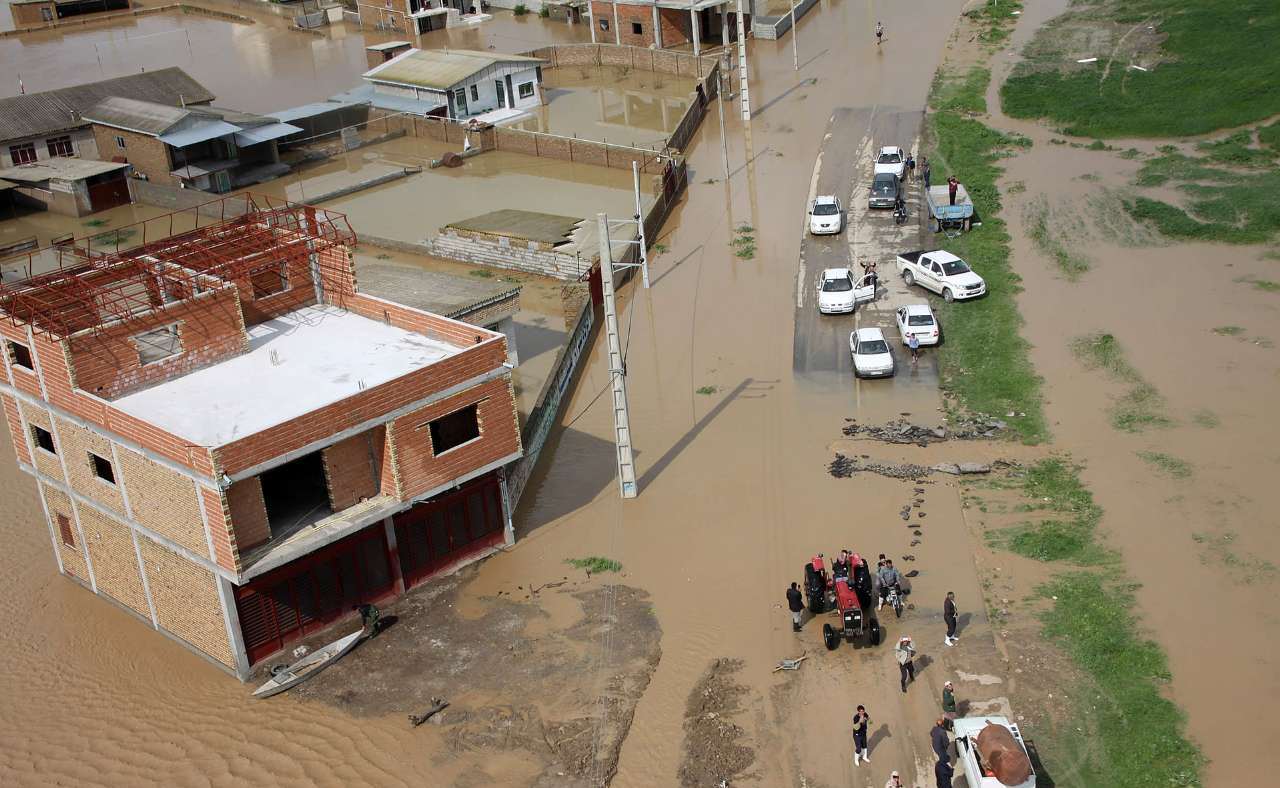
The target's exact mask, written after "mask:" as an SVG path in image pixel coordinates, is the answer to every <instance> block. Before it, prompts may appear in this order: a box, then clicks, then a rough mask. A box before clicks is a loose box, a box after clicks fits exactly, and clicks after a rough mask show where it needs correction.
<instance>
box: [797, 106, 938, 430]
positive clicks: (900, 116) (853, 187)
mask: <svg viewBox="0 0 1280 788" xmlns="http://www.w3.org/2000/svg"><path fill="white" fill-rule="evenodd" d="M920 120H921V116H920V113H919V112H904V111H901V110H899V109H897V108H885V107H872V108H870V109H865V108H864V109H848V108H842V109H838V110H836V112H835V113H834V114H833V115H832V116H831V120H830V122H829V123H828V126H827V132H826V135H825V137H824V139H823V144H822V149H821V151H820V152H819V154H818V158H817V161H816V162H815V164H814V171H813V180H812V183H811V185H810V199H812V197H813V196H814V195H816V194H836V195H839V197H840V199H841V200H842V201H844V203H845V210H846V217H847V218H846V223H845V224H846V226H845V231H844V232H843V233H841V234H840V235H836V236H813V235H809V233H808V226H807V223H806V225H805V226H804V227H801V228H799V229H800V231H801V232H802V233H803V234H804V238H803V241H802V242H801V246H800V260H799V265H798V268H797V271H796V309H795V335H794V337H795V338H794V347H793V360H792V368H793V369H794V371H795V372H796V373H797V375H798V376H799V377H801V378H803V379H806V380H808V381H811V382H812V383H814V384H816V385H824V386H829V385H849V386H851V388H852V392H853V397H854V400H855V405H856V406H857V408H858V409H859V411H861V410H862V409H863V408H864V407H869V408H870V410H869V411H868V412H866V413H863V416H865V417H871V416H875V417H878V418H879V417H885V418H887V417H890V416H893V415H896V414H897V413H899V412H904V411H913V410H915V411H925V412H928V411H932V410H933V409H934V408H936V407H937V386H938V371H937V365H936V360H935V357H934V356H933V354H932V353H930V352H929V351H927V350H926V351H925V353H924V356H923V358H922V359H921V361H920V362H919V364H918V365H916V366H915V367H912V366H911V364H910V363H909V361H908V359H909V356H908V354H907V352H906V349H905V348H904V347H902V346H901V344H900V343H899V342H898V331H897V326H896V324H895V322H894V310H896V309H897V308H898V307H900V306H902V305H903V304H908V303H921V302H924V301H926V300H927V295H928V294H927V293H926V292H925V291H923V290H921V289H920V288H918V287H915V288H910V289H908V288H907V287H906V286H905V285H904V284H903V283H902V280H901V279H899V278H898V277H897V276H896V275H895V271H894V266H893V261H894V256H895V255H896V254H897V253H898V252H899V251H902V250H909V249H920V248H922V247H923V246H924V245H925V244H926V243H929V242H931V241H932V237H926V236H927V235H928V234H927V233H926V231H925V222H924V217H923V215H922V214H921V213H920V211H918V210H917V208H918V207H919V206H920V204H921V197H920V192H921V186H920V184H918V183H915V182H911V181H909V182H908V183H907V184H906V188H907V205H908V210H909V211H911V212H912V215H911V217H910V219H909V220H908V222H907V223H906V224H904V225H897V224H895V223H894V221H893V213H892V211H887V210H882V209H878V210H871V209H868V208H867V189H868V187H869V186H870V184H871V177H872V172H873V169H874V160H875V154H876V152H877V151H878V149H879V148H880V146H882V145H901V146H902V147H904V148H908V149H911V150H915V149H917V148H918V137H919V132H920ZM806 220H807V217H806ZM867 258H870V259H873V260H875V261H876V262H877V264H878V266H879V271H880V273H881V284H882V287H881V289H880V292H879V293H878V295H877V298H876V300H875V301H874V302H872V303H870V304H865V305H863V306H860V307H859V308H858V311H857V312H856V313H854V314H853V315H820V314H818V309H817V306H816V304H815V302H814V298H815V293H816V288H817V282H818V280H819V278H820V277H821V275H822V270H823V269H824V268H839V267H851V268H853V269H854V271H855V273H859V272H860V271H861V269H860V267H859V266H860V264H861V263H862V261H863V260H866V259H867ZM863 326H877V327H879V328H881V329H883V330H884V332H885V336H886V337H888V338H890V339H891V340H892V342H893V344H892V346H893V348H894V351H895V356H896V358H897V360H898V362H899V367H898V374H897V375H895V376H894V378H893V379H891V380H874V381H855V379H854V377H853V364H852V360H851V359H850V357H849V334H850V332H851V331H853V330H854V329H855V328H858V327H863Z"/></svg>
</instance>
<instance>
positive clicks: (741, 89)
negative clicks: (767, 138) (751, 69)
mask: <svg viewBox="0 0 1280 788" xmlns="http://www.w3.org/2000/svg"><path fill="white" fill-rule="evenodd" d="M738 93H739V94H740V95H741V96H742V119H743V120H745V121H750V120H751V100H750V99H749V98H748V97H747V28H746V25H745V24H743V22H742V0H738Z"/></svg>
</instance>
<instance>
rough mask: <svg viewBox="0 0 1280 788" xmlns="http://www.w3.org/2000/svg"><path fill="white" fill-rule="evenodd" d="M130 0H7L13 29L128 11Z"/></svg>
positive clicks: (130, 5)
mask: <svg viewBox="0 0 1280 788" xmlns="http://www.w3.org/2000/svg"><path fill="white" fill-rule="evenodd" d="M131 7H132V3H131V2H130V0H9V15H10V16H12V17H13V26H14V27H18V28H21V27H33V26H38V25H47V24H49V23H51V22H57V21H59V20H62V19H67V18H69V17H75V16H83V15H85V14H103V13H108V12H111V11H128V10H129V9H130V8H131Z"/></svg>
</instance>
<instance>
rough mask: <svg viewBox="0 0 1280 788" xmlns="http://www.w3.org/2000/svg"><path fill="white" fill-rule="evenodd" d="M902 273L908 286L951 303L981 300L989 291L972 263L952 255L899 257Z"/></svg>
mask: <svg viewBox="0 0 1280 788" xmlns="http://www.w3.org/2000/svg"><path fill="white" fill-rule="evenodd" d="M898 273H899V274H900V275H901V276H902V280H903V281H904V282H906V283H907V284H908V285H920V286H921V287H923V288H925V289H926V290H932V291H933V292H935V293H937V294H938V295H940V296H942V298H943V299H944V300H946V301H948V302H950V301H963V300H965V299H967V298H977V297H978V296H981V295H985V294H986V292H987V283H986V282H984V281H983V279H982V277H980V276H978V275H977V274H975V273H974V272H973V269H971V268H969V264H968V263H966V262H965V261H964V260H961V259H960V258H959V257H956V256H955V255H953V254H952V253H950V252H944V251H942V250H941V249H939V250H938V251H936V252H924V251H921V252H903V253H902V254H900V255H898Z"/></svg>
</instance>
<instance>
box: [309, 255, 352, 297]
mask: <svg viewBox="0 0 1280 788" xmlns="http://www.w3.org/2000/svg"><path fill="white" fill-rule="evenodd" d="M317 257H318V258H319V262H320V265H319V268H320V287H321V289H322V290H324V300H325V303H328V304H334V305H336V306H340V307H343V308H344V309H345V308H347V299H348V298H349V297H350V296H351V295H353V294H354V293H355V292H356V264H355V260H354V258H352V256H351V251H350V250H349V249H347V247H345V246H331V247H329V248H328V249H322V250H320V252H319V253H318V254H317Z"/></svg>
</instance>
